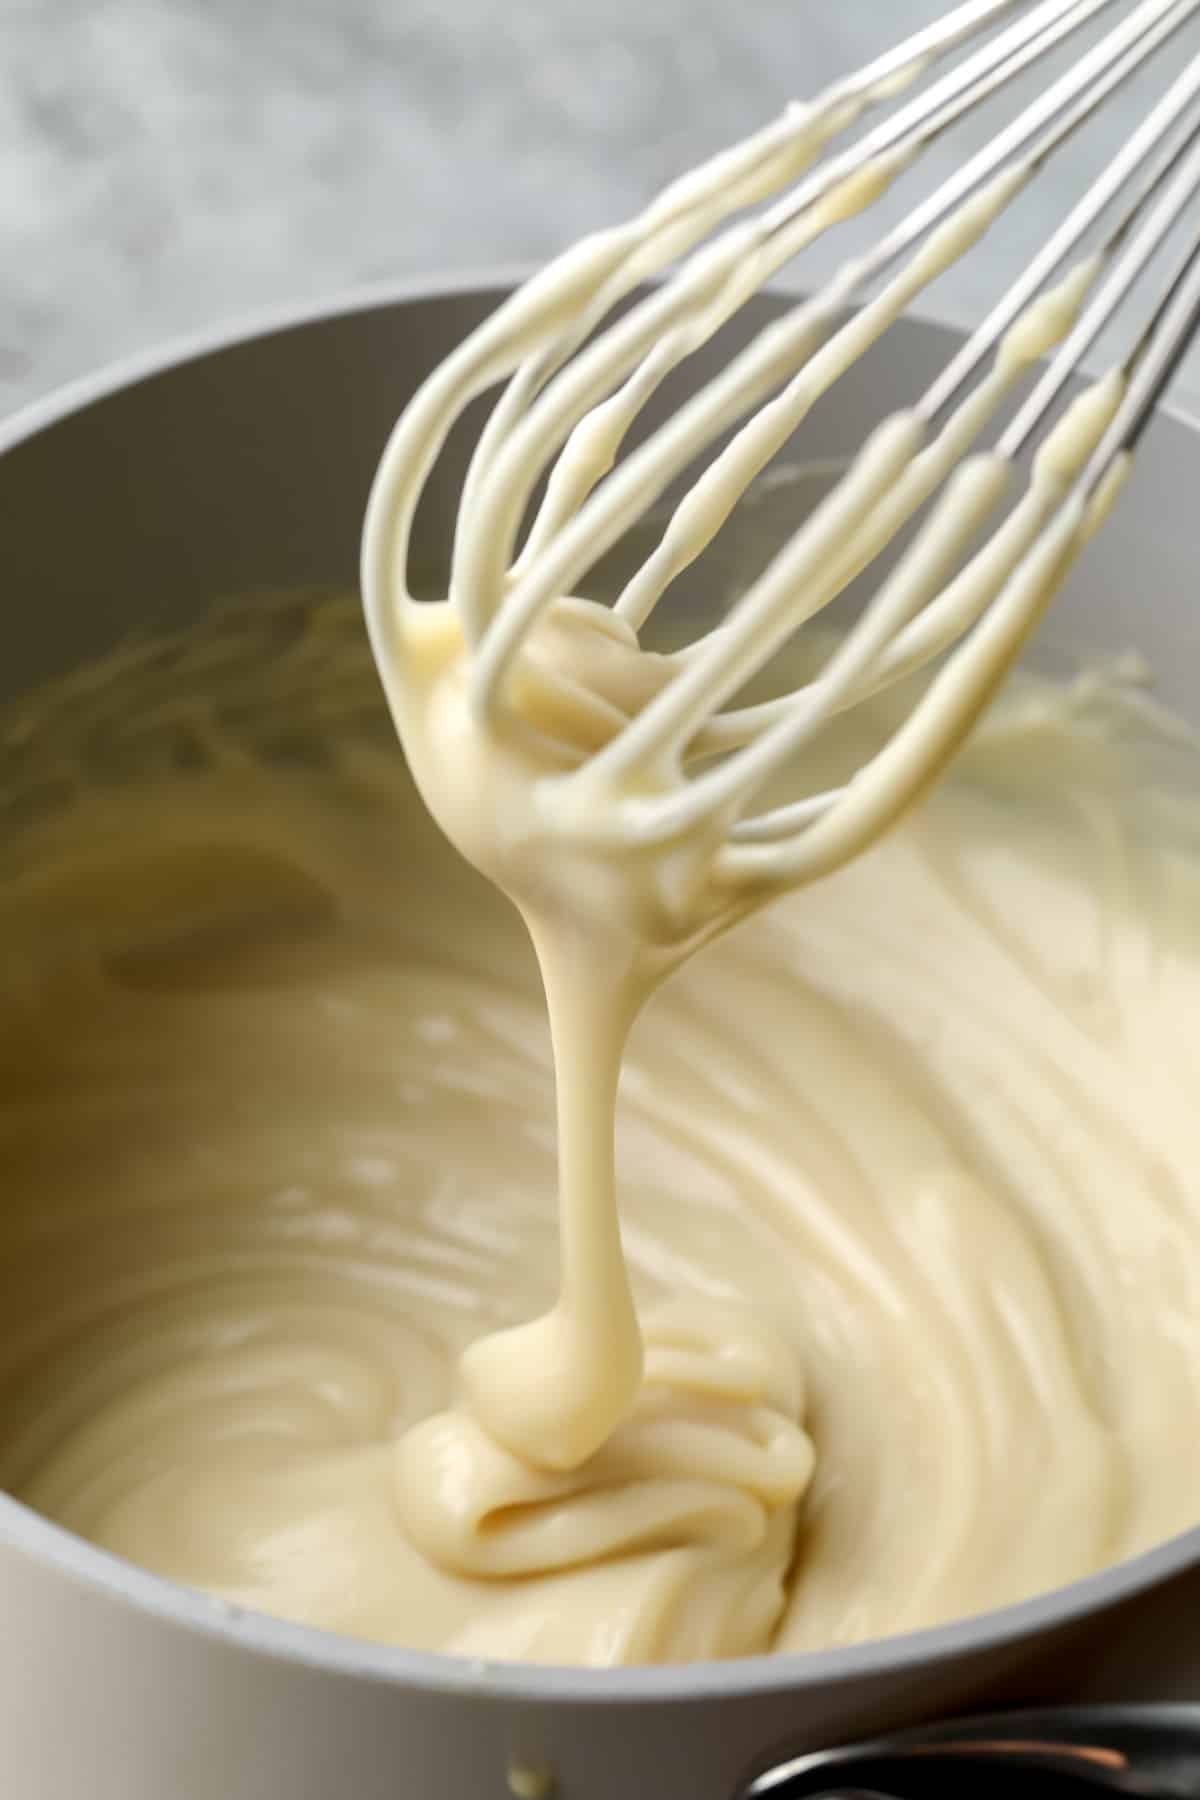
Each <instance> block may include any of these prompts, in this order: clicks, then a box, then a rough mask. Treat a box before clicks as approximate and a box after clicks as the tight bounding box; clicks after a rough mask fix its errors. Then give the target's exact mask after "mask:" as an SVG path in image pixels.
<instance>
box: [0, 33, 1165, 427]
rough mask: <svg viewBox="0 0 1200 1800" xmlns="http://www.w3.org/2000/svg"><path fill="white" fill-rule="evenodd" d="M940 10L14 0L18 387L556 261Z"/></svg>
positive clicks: (977, 134) (11, 401) (12, 394)
mask: <svg viewBox="0 0 1200 1800" xmlns="http://www.w3.org/2000/svg"><path fill="white" fill-rule="evenodd" d="M938 10H939V8H938V5H937V0H888V4H887V6H886V8H884V7H881V6H880V5H878V4H877V0H845V3H843V4H839V5H831V4H830V3H829V0H741V3H740V4H739V5H737V6H732V5H729V4H728V3H727V0H725V3H722V4H718V3H717V0H506V4H504V5H503V6H501V5H497V4H493V3H492V0H0V411H7V410H9V409H11V408H13V407H15V406H17V405H19V404H21V403H22V402H23V401H25V400H27V399H29V398H31V397H33V396H35V395H37V394H39V393H42V392H44V391H45V390H46V389H48V388H50V387H52V386H54V385H55V384H57V383H58V382H60V381H62V380H64V379H65V378H68V377H70V376H73V375H77V374H79V373H82V372H84V371H86V370H88V369H90V368H93V367H95V366H96V365H98V364H101V363H103V362H106V361H108V360H109V359H111V358H113V357H115V356H119V355H121V354H122V353H124V352H128V351H129V350H132V349H138V348H143V347H145V346H147V345H149V344H153V343H155V342H158V341H161V340H163V339H166V338H169V337H171V336H172V335H174V334H177V333H180V332H185V331H190V330H193V329H195V328H196V327H202V326H206V325H208V324H210V323H212V322H215V321H219V320H221V319H223V318H226V317H229V316H236V315H237V314H238V313H240V312H244V311H246V310H248V309H254V308H257V307H261V306H267V305H272V304H274V303H276V302H279V301H287V300H289V299H292V298H318V297H320V296H322V295H325V294H332V293H336V292H337V291H338V290H340V289H344V288H346V287H348V286H350V285H353V284H354V283H356V282H360V281H364V280H369V281H375V280H379V279H381V278H387V277H389V276H392V275H402V274H409V273H413V272H417V271H425V270H430V269H439V268H463V267H469V266H471V265H478V264H483V263H487V262H495V261H501V262H512V261H514V260H524V259H531V258H538V257H541V256H544V255H545V254H546V253H547V252H549V251H551V250H553V249H554V248H555V247H556V246H558V245H560V244H562V243H563V242H564V240H566V239H568V238H569V237H570V236H572V235H573V234H575V233H577V232H579V231H581V230H583V229H586V228H587V227H589V226H591V225H594V224H598V223H603V222H606V221H609V220H612V219H614V218H617V217H619V216H621V215H622V214H623V213H625V212H627V211H628V210H630V209H631V208H632V207H634V206H636V205H637V204H638V203H639V202H640V201H642V200H644V199H645V198H646V197H647V196H648V195H649V194H650V193H651V192H652V191H653V189H654V187H655V185H656V184H658V183H659V182H661V181H663V180H664V179H666V178H668V177H669V176H671V175H672V174H674V173H676V172H678V171H679V170H681V169H682V168H684V167H686V166H687V165H688V163H689V162H690V161H692V160H694V159H695V158H697V157H699V156H701V155H703V154H704V153H705V152H707V151H710V150H712V149H713V148H715V147H717V146H719V145H721V144H723V143H725V142H727V141H729V140H730V139H732V138H734V137H736V136H737V135H738V134H740V133H741V132H743V131H745V130H747V129H748V128H750V127H752V126H753V125H755V124H756V123H758V122H759V121H761V120H764V119H766V118H768V117H769V116H770V115H771V114H772V113H773V112H774V111H775V110H776V109H777V108H778V107H779V106H780V105H781V104H782V103H783V102H784V101H786V100H787V99H788V98H789V97H791V96H792V95H796V94H805V93H811V92H813V91H814V90H815V89H817V88H818V87H819V86H820V85H821V84H822V83H823V82H824V81H826V80H827V79H829V78H830V77H831V76H833V75H834V74H835V73H837V72H839V71H840V70H842V69H844V68H845V67H848V66H852V65H854V64H855V63H857V62H859V61H861V60H862V59H863V58H864V57H865V56H867V55H868V54H870V53H873V52H875V51H876V50H878V49H879V48H881V47H883V45H884V44H885V43H886V42H890V41H892V40H894V39H895V38H897V37H898V36H900V35H901V34H903V33H905V32H907V31H909V30H911V29H913V28H914V27H915V26H917V25H919V24H922V23H924V22H926V21H927V20H928V19H930V18H932V17H934V16H935V15H936V13H937V11H938ZM883 21H886V22H885V23H884V22H883ZM1071 54H1074V52H1071ZM1176 54H1178V52H1177V51H1174V50H1173V51H1170V52H1168V53H1167V55H1168V56H1171V55H1176ZM1143 104H1144V97H1143V96H1141V95H1139V94H1138V93H1137V92H1133V93H1130V94H1128V95H1125V96H1122V98H1121V100H1120V102H1119V103H1117V104H1115V105H1114V106H1113V108H1112V109H1111V111H1110V112H1109V113H1108V115H1107V116H1106V118H1105V120H1104V122H1103V125H1102V127H1101V128H1100V129H1099V131H1098V132H1095V133H1093V134H1092V135H1091V136H1090V137H1089V138H1088V139H1087V140H1086V142H1083V141H1081V142H1080V143H1079V144H1078V145H1072V146H1071V148H1070V149H1069V150H1067V151H1066V152H1064V153H1063V156H1062V158H1061V162H1060V164H1059V165H1058V166H1056V167H1055V168H1054V169H1053V170H1052V171H1051V172H1049V173H1048V174H1047V175H1046V176H1044V177H1042V178H1041V180H1040V181H1039V184H1038V190H1037V192H1036V194H1034V195H1031V196H1029V198H1028V200H1027V202H1025V203H1023V206H1022V209H1021V211H1020V216H1019V217H1015V218H1014V219H1013V220H1012V221H1010V222H1009V223H1008V224H1007V225H1006V228H1005V231H1004V232H1003V233H996V234H995V236H994V241H989V242H988V244H987V245H985V246H984V247H983V248H981V250H980V251H979V252H978V253H976V254H973V255H972V257H971V259H970V260H969V262H968V263H967V264H966V265H964V266H963V268H961V269H960V270H958V271H956V272H955V273H954V274H953V275H951V276H949V277H947V278H946V279H945V280H943V281H942V282H940V283H939V284H938V285H937V287H936V289H935V290H934V291H933V292H932V293H931V294H930V295H929V297H928V300H927V302H926V305H927V307H928V309H929V310H932V311H933V312H934V313H936V314H938V315H940V316H942V317H949V318H955V319H959V320H969V319H971V318H972V317H975V316H977V315H978V314H979V312H980V311H981V309H982V308H983V307H984V305H985V304H986V303H987V301H988V299H989V298H990V297H992V296H993V295H994V294H995V293H996V291H997V285H998V282H999V280H1000V278H1001V272H1002V271H1003V270H1008V269H1012V268H1014V267H1016V266H1018V265H1019V261H1020V258H1021V257H1022V256H1024V255H1026V254H1028V251H1029V250H1030V249H1031V248H1032V246H1033V245H1034V244H1036V242H1037V241H1038V240H1039V238H1040V236H1041V234H1042V233H1043V232H1044V231H1045V230H1046V228H1047V226H1048V224H1049V222H1050V220H1051V219H1052V218H1053V217H1054V216H1055V213H1056V212H1057V211H1058V210H1060V209H1061V207H1062V205H1063V203H1064V198H1065V196H1066V195H1068V194H1073V193H1075V192H1077V191H1078V189H1079V187H1080V185H1081V184H1084V185H1086V182H1087V180H1088V179H1089V177H1090V176H1092V175H1094V173H1095V171H1096V169H1097V168H1098V167H1100V166H1101V162H1102V160H1103V158H1104V157H1106V156H1107V155H1109V154H1110V153H1111V151H1112V150H1113V149H1114V148H1115V146H1116V145H1117V144H1118V143H1119V142H1120V141H1121V139H1122V137H1123V135H1124V134H1125V133H1126V132H1127V131H1128V129H1129V128H1130V124H1131V121H1132V120H1133V119H1134V118H1135V117H1136V116H1137V113H1138V111H1139V109H1140V107H1141V106H1142V105H1143ZM988 124H989V121H988V120H980V121H978V122H977V123H976V124H974V126H973V128H972V130H971V131H970V132H968V133H967V137H966V141H967V142H977V141H979V139H980V138H981V136H982V135H983V133H984V132H985V131H986V130H987V128H988ZM961 141H962V140H957V141H956V142H955V143H954V144H947V145H945V146H940V147H939V148H938V149H937V150H936V151H935V152H934V153H933V154H932V157H931V159H930V162H931V165H932V169H931V170H930V171H928V172H927V173H926V174H924V175H923V177H922V185H923V184H924V182H925V181H926V180H928V179H929V173H930V172H932V173H934V174H936V173H945V172H947V171H948V170H949V169H950V168H952V167H953V166H955V164H956V163H957V161H958V160H959V159H960V156H961V148H960V144H961ZM916 191H917V189H916V188H915V187H914V186H913V185H912V184H911V183H910V185H909V186H907V187H904V188H902V190H900V191H898V192H897V193H896V194H894V195H893V196H892V198H891V200H890V201H889V202H887V203H885V204H884V205H883V206H882V207H881V208H880V210H879V212H878V213H877V214H873V215H872V219H871V222H870V229H871V230H878V229H879V226H880V223H881V221H887V220H888V219H894V218H895V217H897V216H899V214H901V213H902V212H903V211H904V210H906V208H907V207H908V206H909V205H910V204H911V202H912V196H913V194H914V192H916ZM852 241H853V238H852V234H851V238H850V239H849V240H843V242H842V244H839V245H837V246H835V245H833V244H832V243H831V244H830V245H828V246H827V247H826V248H825V249H823V250H822V251H821V252H820V253H818V254H817V255H815V256H813V257H810V258H809V259H808V260H807V261H806V262H805V264H804V265H803V267H802V268H800V269H799V270H798V271H797V276H798V278H800V279H803V278H804V277H806V276H807V275H809V274H812V273H816V272H819V271H821V270H822V269H827V268H828V267H829V266H830V262H831V259H833V257H834V256H835V254H837V253H838V252H840V250H841V249H843V248H844V247H845V244H846V243H847V242H852ZM1187 379H1188V382H1189V385H1190V386H1191V387H1192V389H1193V391H1196V392H1200V364H1197V362H1196V360H1195V359H1193V361H1192V363H1191V365H1190V367H1189V370H1188V371H1187Z"/></svg>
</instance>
